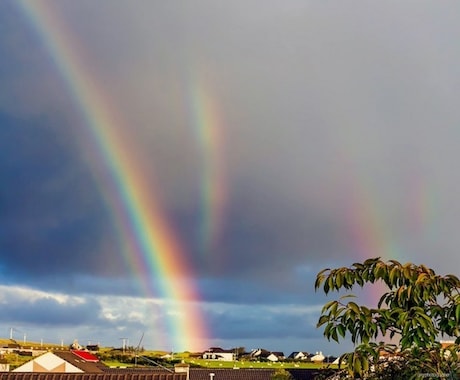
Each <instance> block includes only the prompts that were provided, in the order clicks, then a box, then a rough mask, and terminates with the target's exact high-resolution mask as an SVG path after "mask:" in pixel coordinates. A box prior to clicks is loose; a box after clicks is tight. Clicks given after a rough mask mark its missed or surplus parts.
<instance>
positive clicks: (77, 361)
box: [53, 351, 108, 373]
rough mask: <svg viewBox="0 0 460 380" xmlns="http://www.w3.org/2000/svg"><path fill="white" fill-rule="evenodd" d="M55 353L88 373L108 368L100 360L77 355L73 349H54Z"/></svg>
mask: <svg viewBox="0 0 460 380" xmlns="http://www.w3.org/2000/svg"><path fill="white" fill-rule="evenodd" d="M53 354H54V355H56V356H59V357H60V358H61V359H63V360H65V361H66V362H67V363H70V364H72V365H73V366H75V367H77V368H79V369H81V370H82V371H83V372H86V373H98V372H104V371H106V370H107V368H108V367H107V366H106V365H105V364H103V363H101V362H99V361H94V360H91V361H88V360H86V359H85V356H82V355H76V354H75V353H73V352H72V351H54V352H53ZM88 354H89V353H88ZM91 356H92V357H94V355H91ZM88 358H89V357H88Z"/></svg>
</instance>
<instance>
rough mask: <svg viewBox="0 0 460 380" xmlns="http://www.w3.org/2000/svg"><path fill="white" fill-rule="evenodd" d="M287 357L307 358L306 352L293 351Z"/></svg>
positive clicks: (294, 358)
mask: <svg viewBox="0 0 460 380" xmlns="http://www.w3.org/2000/svg"><path fill="white" fill-rule="evenodd" d="M287 358H288V359H290V360H307V359H308V352H306V351H305V352H302V351H294V352H292V353H291V354H290V355H289V356H288V357H287Z"/></svg>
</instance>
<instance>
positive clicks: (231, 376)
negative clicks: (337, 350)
mask: <svg viewBox="0 0 460 380" xmlns="http://www.w3.org/2000/svg"><path fill="white" fill-rule="evenodd" d="M275 371H276V370H274V369H247V368H245V369H225V368H223V369H214V368H206V369H202V368H190V380H209V378H210V377H209V374H211V373H214V375H215V376H214V380H270V378H271V376H272V375H273V373H274V372H275ZM286 371H288V372H289V373H290V374H291V375H292V377H293V378H294V380H312V379H313V378H314V375H315V374H317V371H316V370H312V369H298V368H295V369H286ZM0 380H2V379H0Z"/></svg>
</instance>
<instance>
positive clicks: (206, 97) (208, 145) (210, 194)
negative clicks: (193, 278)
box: [187, 80, 227, 254]
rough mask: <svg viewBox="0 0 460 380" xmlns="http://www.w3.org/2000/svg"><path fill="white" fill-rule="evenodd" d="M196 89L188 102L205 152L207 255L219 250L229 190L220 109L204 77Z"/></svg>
mask: <svg viewBox="0 0 460 380" xmlns="http://www.w3.org/2000/svg"><path fill="white" fill-rule="evenodd" d="M200 83H201V84H200V85H191V86H189V88H190V89H192V91H191V93H190V94H189V99H188V100H187V104H189V107H190V111H189V113H190V120H192V121H193V125H192V127H193V131H194V135H195V139H196V141H197V145H198V147H199V148H200V152H201V155H202V156H201V161H202V167H203V169H204V170H203V180H202V181H201V184H202V187H201V210H202V213H203V215H202V217H201V218H200V220H201V221H202V223H200V225H199V228H200V230H199V231H198V236H199V241H200V248H201V249H200V250H201V252H202V253H203V254H209V253H212V251H213V250H214V249H216V248H217V247H216V245H217V243H218V241H219V237H220V234H221V231H222V228H223V226H222V224H223V219H224V218H223V214H224V211H225V205H226V199H227V193H226V181H225V169H224V164H223V159H222V157H223V144H222V141H223V136H222V131H223V128H221V127H220V126H221V124H222V122H221V120H222V117H221V116H220V112H219V108H218V107H217V105H216V104H215V101H214V100H213V98H212V97H211V96H210V91H209V89H208V87H209V86H207V85H206V84H205V81H204V80H200Z"/></svg>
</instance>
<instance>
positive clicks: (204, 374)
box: [0, 368, 318, 380]
mask: <svg viewBox="0 0 460 380" xmlns="http://www.w3.org/2000/svg"><path fill="white" fill-rule="evenodd" d="M286 370H287V371H288V372H290V374H291V375H292V377H293V378H294V380H313V379H314V376H315V375H316V374H317V373H318V371H317V370H312V369H298V368H296V369H286ZM274 372H275V370H274V369H246V368H245V369H220V368H219V369H217V368H215V369H211V368H206V369H205V368H191V369H190V380H209V378H210V377H209V374H211V373H214V375H215V376H214V380H270V378H271V376H272V375H273V373H274ZM186 378H187V374H186V373H172V372H168V371H164V370H153V371H148V370H130V369H126V370H118V371H108V372H102V373H58V372H0V380H186Z"/></svg>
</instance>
